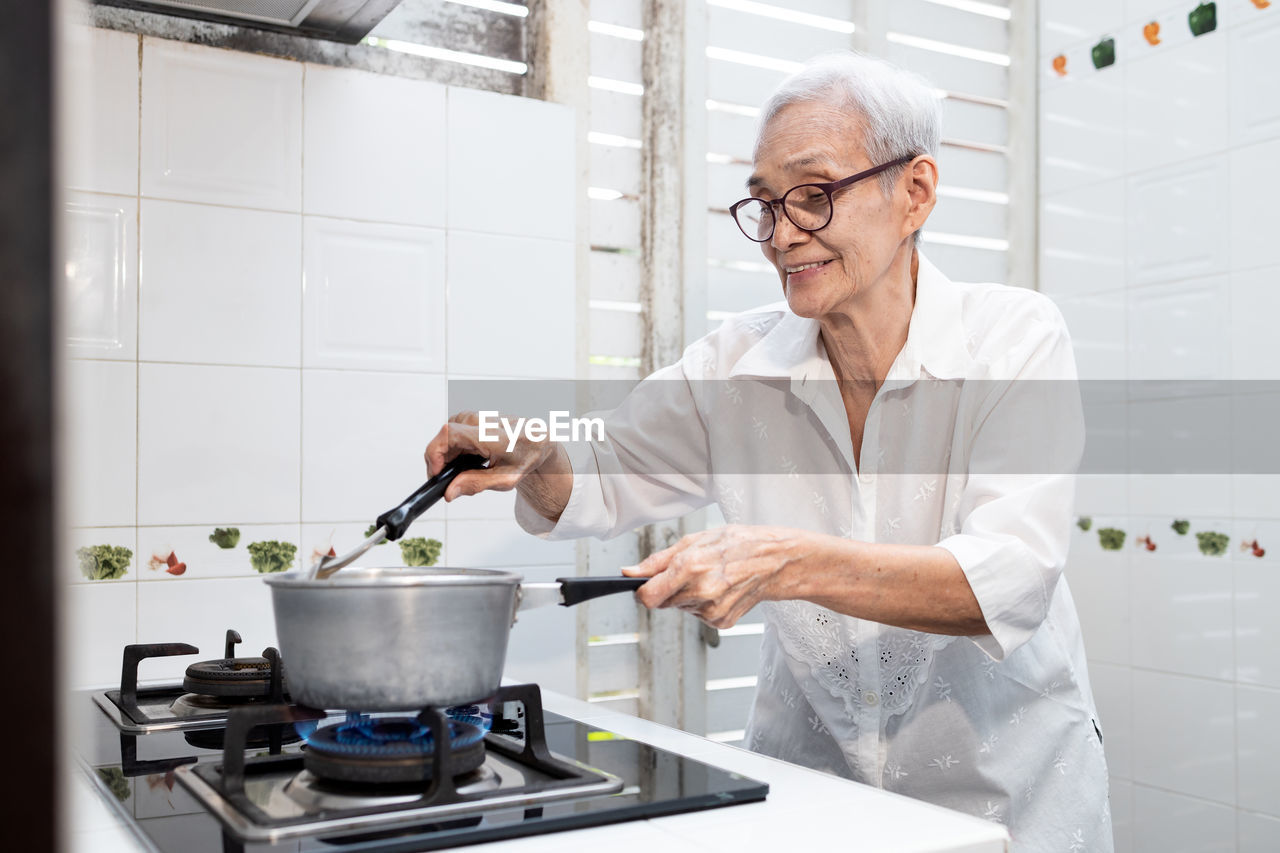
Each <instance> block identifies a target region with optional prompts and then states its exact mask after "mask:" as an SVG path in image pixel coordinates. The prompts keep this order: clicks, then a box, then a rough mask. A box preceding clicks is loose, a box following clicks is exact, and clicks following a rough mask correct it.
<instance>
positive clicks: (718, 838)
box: [67, 692, 1009, 853]
mask: <svg viewBox="0 0 1280 853" xmlns="http://www.w3.org/2000/svg"><path fill="white" fill-rule="evenodd" d="M542 699H543V704H544V706H545V707H546V708H547V710H549V711H554V712H556V713H558V714H563V715H565V716H567V717H572V718H573V719H576V720H580V721H582V722H584V723H588V724H590V725H593V726H596V727H598V728H603V729H608V730H610V731H612V732H615V733H617V734H619V735H622V736H624V737H628V738H631V739H632V740H637V741H640V742H642V743H647V744H650V745H652V746H656V747H660V748H662V749H667V750H670V751H672V752H676V753H679V754H681V755H685V756H688V757H690V758H695V759H698V760H700V761H703V762H706V763H707V764H713V765H715V766H717V767H721V768H723V769H725V770H730V771H733V772H735V773H741V774H742V775H744V776H749V777H751V778H753V779H759V780H760V781H763V782H767V783H769V796H768V797H767V798H766V799H765V801H764V802H760V803H746V804H742V805H734V806H728V807H725V808H718V809H709V810H706V811H698V812H690V813H687V814H680V815H671V816H668V817H658V818H652V819H649V820H636V821H628V822H626V823H618V824H612V825H609V826H599V827H591V828H588V829H579V830H572V831H569V832H557V833H551V834H548V835H536V836H532V837H529V838H521V839H511V840H507V841H497V842H492V843H488V844H478V845H471V846H468V847H465V848H453V849H459V850H462V849H465V850H467V851H468V853H481V851H483V853H499V851H500V852H501V853H551V851H555V853H563V851H566V850H587V849H600V850H608V851H609V853H631V851H635V853H641V851H643V853H655V851H660V853H693V851H698V853H705V851H708V850H732V851H735V853H748V852H749V851H770V853H774V852H775V851H785V850H787V849H788V848H791V847H808V848H816V847H817V845H835V849H842V848H845V847H850V846H852V847H856V848H857V849H858V850H860V851H868V852H869V851H893V853H1005V851H1007V850H1008V845H1009V836H1008V833H1007V832H1006V831H1005V828H1004V827H1003V826H1001V825H999V824H995V823H989V822H987V821H984V820H980V819H978V818H975V817H970V816H968V815H962V814H959V813H958V812H954V811H951V810H949V809H943V808H940V807H938V806H932V805H929V804H927V803H922V802H920V801H918V800H912V799H909V798H907V797H903V796H899V795H897V794H891V793H888V792H886V791H881V790H879V789H876V788H872V787H870V786H867V785H861V784H858V783H856V782H850V781H848V780H845V779H839V778H836V777H834V776H829V775H827V774H825V773H819V772H817V771H814V770H807V769H805V768H803V767H797V766H795V765H793V764H788V763H786V762H783V761H778V760H776V759H772V758H766V757H765V756H762V755H756V754H755V753H752V752H747V751H746V750H742V749H738V748H736V747H732V746H726V745H724V744H720V743H715V742H714V741H709V740H707V739H706V738H702V737H698V736H697V735H691V734H687V733H685V732H681V731H677V730H675V729H671V728H667V727H666V726H661V725H658V724H657V723H651V722H649V721H647V720H641V719H639V718H637V717H632V716H629V715H627V714H621V713H618V712H617V711H610V710H607V709H604V708H600V707H598V706H595V705H591V704H589V703H587V702H582V701H580V700H577V699H571V698H568V697H566V696H561V695H559V694H556V693H551V692H544V693H543V694H542ZM74 775H75V777H76V780H75V782H74V783H73V785H71V786H69V789H70V791H71V793H70V795H69V796H70V798H71V799H70V803H69V805H70V808H69V809H68V812H69V814H70V817H71V821H70V823H71V825H70V827H69V830H70V831H69V833H68V838H67V842H68V846H67V849H68V850H70V851H74V853H81V851H83V853H90V851H92V853H138V851H144V850H147V847H146V846H145V845H144V844H143V843H141V842H140V841H139V839H138V838H137V837H136V836H135V835H134V833H133V832H132V831H131V830H130V828H129V827H128V825H127V824H126V823H125V822H124V821H123V820H122V819H121V818H120V817H119V816H118V813H117V812H116V811H115V810H114V809H113V808H111V806H110V804H109V803H108V802H107V801H106V800H105V799H104V798H103V797H102V796H101V795H100V794H99V793H98V791H97V790H96V789H95V788H93V787H92V783H91V782H90V781H89V780H88V779H86V778H85V777H84V774H83V773H81V772H80V771H79V770H76V771H75V774H74Z"/></svg>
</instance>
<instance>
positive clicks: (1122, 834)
mask: <svg viewBox="0 0 1280 853" xmlns="http://www.w3.org/2000/svg"><path fill="white" fill-rule="evenodd" d="M1111 834H1112V836H1113V837H1114V838H1115V853H1132V851H1133V783H1132V782H1130V781H1128V780H1127V779H1116V778H1114V777H1113V778H1112V779H1111Z"/></svg>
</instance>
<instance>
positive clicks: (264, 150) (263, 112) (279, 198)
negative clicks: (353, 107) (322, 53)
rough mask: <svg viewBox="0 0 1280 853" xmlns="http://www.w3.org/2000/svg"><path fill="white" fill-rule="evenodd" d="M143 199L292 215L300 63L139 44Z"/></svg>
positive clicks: (298, 173) (298, 178)
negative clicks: (167, 199)
mask: <svg viewBox="0 0 1280 853" xmlns="http://www.w3.org/2000/svg"><path fill="white" fill-rule="evenodd" d="M141 136H142V142H141V145H142V151H141V170H142V179H141V187H142V194H143V195H144V196H151V197H155V198H169V199H180V200H183V201H205V202H212V203H215V204H230V205H236V206H241V207H261V208H270V209H272V210H288V211H298V210H300V209H301V201H302V64H301V63H299V62H293V61H290V60H285V59H269V58H267V57H263V56H254V55H250V54H246V53H244V52H242V51H230V50H219V49H216V48H209V47H202V46H199V45H192V44H185V43H181V42H174V41H164V40H160V39H153V38H144V39H143V55H142V134H141Z"/></svg>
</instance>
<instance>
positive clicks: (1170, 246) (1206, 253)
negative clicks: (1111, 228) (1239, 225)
mask: <svg viewBox="0 0 1280 853" xmlns="http://www.w3.org/2000/svg"><path fill="white" fill-rule="evenodd" d="M1228 186H1229V183H1228V181H1227V158H1226V156H1225V155H1219V156H1211V157H1207V158H1205V159H1203V160H1199V161H1196V162H1194V163H1186V164H1182V165H1180V166H1177V167H1173V168H1169V169H1161V170H1160V171H1157V172H1143V173H1141V174H1139V175H1135V176H1133V177H1131V178H1129V181H1128V190H1127V193H1126V196H1125V215H1126V218H1127V219H1128V230H1127V232H1126V235H1125V239H1126V240H1127V243H1128V245H1127V246H1126V258H1125V260H1126V262H1127V264H1128V280H1129V284H1130V285H1137V284H1152V283H1156V282H1163V281H1173V280H1176V279H1186V278H1191V277H1193V276H1203V275H1210V274H1213V273H1218V272H1225V271H1226V270H1227V269H1228V268H1229V266H1230V264H1229V261H1228V236H1227V235H1228V231H1227V221H1226V217H1225V216H1223V211H1225V210H1227V208H1228V204H1227V188H1228Z"/></svg>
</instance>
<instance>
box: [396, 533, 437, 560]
mask: <svg viewBox="0 0 1280 853" xmlns="http://www.w3.org/2000/svg"><path fill="white" fill-rule="evenodd" d="M442 547H443V545H442V544H441V542H440V540H439V539H425V538H422V537H418V538H415V539H401V540H400V555H401V556H402V557H404V564H405V565H406V566H434V565H435V564H436V560H439V559H440V549H441V548H442Z"/></svg>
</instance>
